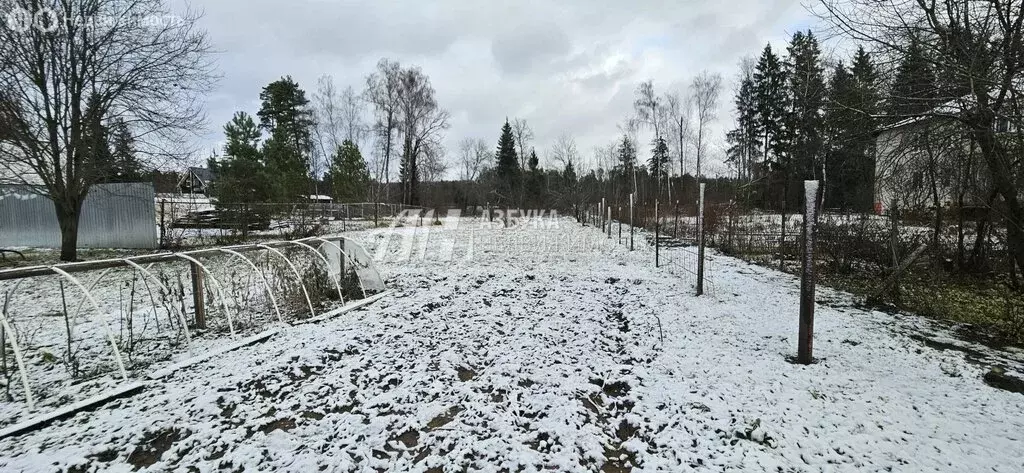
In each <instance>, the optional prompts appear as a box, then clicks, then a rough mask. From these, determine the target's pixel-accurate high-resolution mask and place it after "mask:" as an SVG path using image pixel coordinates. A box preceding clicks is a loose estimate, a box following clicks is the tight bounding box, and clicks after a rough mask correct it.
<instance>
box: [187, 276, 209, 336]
mask: <svg viewBox="0 0 1024 473" xmlns="http://www.w3.org/2000/svg"><path fill="white" fill-rule="evenodd" d="M189 266H190V267H191V270H192V307H194V308H195V313H196V320H195V322H196V328H198V329H205V328H206V292H205V291H206V287H205V284H203V279H204V277H205V275H204V274H203V269H202V268H200V267H199V265H198V264H195V263H189Z"/></svg>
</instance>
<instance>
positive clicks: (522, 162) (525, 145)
mask: <svg viewBox="0 0 1024 473" xmlns="http://www.w3.org/2000/svg"><path fill="white" fill-rule="evenodd" d="M512 137H513V138H515V140H516V148H518V151H519V167H520V168H521V169H522V170H524V171H525V170H526V160H527V156H526V150H528V149H530V146H529V144H530V142H531V141H533V128H530V125H529V124H528V123H526V120H525V119H522V118H516V119H514V120H512Z"/></svg>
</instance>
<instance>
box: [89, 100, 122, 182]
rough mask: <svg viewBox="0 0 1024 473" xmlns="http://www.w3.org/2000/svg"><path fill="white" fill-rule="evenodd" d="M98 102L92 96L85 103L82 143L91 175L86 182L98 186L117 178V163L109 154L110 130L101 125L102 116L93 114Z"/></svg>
mask: <svg viewBox="0 0 1024 473" xmlns="http://www.w3.org/2000/svg"><path fill="white" fill-rule="evenodd" d="M98 100H100V98H99V96H97V95H93V96H91V97H90V98H89V101H88V102H87V103H86V110H85V113H84V114H83V118H84V121H85V123H83V126H82V142H83V143H84V144H85V152H84V154H85V156H86V159H88V162H89V166H88V169H89V172H90V174H91V176H90V177H89V179H87V180H88V181H91V182H94V183H97V184H100V183H104V182H111V181H112V180H113V179H114V178H115V177H116V176H117V162H116V161H115V160H114V154H113V153H111V152H110V129H109V128H108V127H107V125H106V124H104V123H103V116H101V115H99V114H97V113H95V112H94V111H95V110H97V109H98V108H99V107H98V106H97V105H98V104H97V101H98Z"/></svg>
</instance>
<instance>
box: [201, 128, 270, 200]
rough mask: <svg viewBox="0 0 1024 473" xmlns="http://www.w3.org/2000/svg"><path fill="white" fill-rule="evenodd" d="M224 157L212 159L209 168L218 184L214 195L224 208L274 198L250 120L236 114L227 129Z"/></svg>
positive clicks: (257, 139)
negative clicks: (228, 205)
mask: <svg viewBox="0 0 1024 473" xmlns="http://www.w3.org/2000/svg"><path fill="white" fill-rule="evenodd" d="M224 136H225V138H226V139H227V143H226V144H225V145H224V156H223V157H222V158H221V159H219V160H218V159H213V158H211V159H210V160H209V161H208V163H207V164H208V166H209V168H210V170H211V171H213V173H214V174H216V175H217V180H216V181H215V182H214V185H213V189H212V191H213V195H214V196H216V197H217V200H218V202H221V203H225V204H252V203H259V202H269V201H271V200H273V199H274V197H275V190H276V188H275V186H274V181H273V179H272V178H271V170H270V169H268V168H267V166H266V165H265V164H264V160H263V155H262V153H261V152H260V149H259V145H260V143H259V142H260V130H259V128H257V126H256V123H255V122H254V121H253V119H252V117H251V116H249V115H248V114H246V113H245V112H237V113H235V115H234V117H232V118H231V121H229V122H228V123H227V124H226V125H224Z"/></svg>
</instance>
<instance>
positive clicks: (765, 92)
mask: <svg viewBox="0 0 1024 473" xmlns="http://www.w3.org/2000/svg"><path fill="white" fill-rule="evenodd" d="M785 86H786V75H785V72H784V71H783V70H782V63H781V61H780V60H779V57H778V56H777V55H776V54H775V53H774V52H772V46H771V44H768V45H767V46H765V47H764V51H763V52H762V53H761V57H760V59H759V60H758V61H757V66H756V67H755V69H754V96H755V98H756V100H757V103H756V105H755V107H754V109H755V112H756V117H757V120H756V122H757V124H758V128H759V130H760V132H761V135H762V142H761V143H762V146H763V147H762V152H763V153H764V161H765V162H768V161H774V162H775V163H779V162H780V161H781V159H780V156H781V154H782V152H783V146H782V139H783V118H784V117H785V115H786V107H787V104H788V102H789V100H788V97H787V95H786V87H785Z"/></svg>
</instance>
